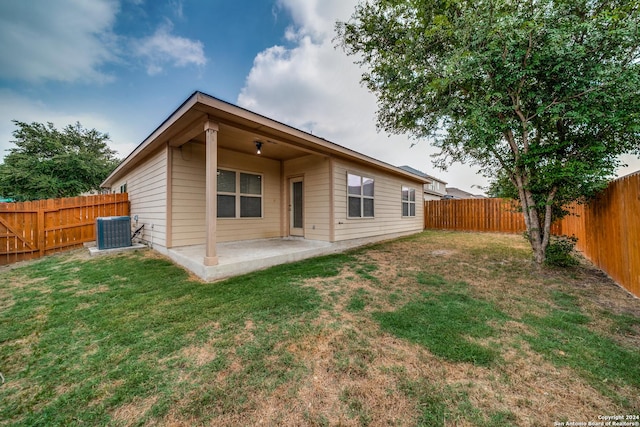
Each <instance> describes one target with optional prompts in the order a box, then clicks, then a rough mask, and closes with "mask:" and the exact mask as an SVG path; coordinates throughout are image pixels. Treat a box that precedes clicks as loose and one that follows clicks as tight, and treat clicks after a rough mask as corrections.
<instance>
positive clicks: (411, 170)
mask: <svg viewBox="0 0 640 427" xmlns="http://www.w3.org/2000/svg"><path fill="white" fill-rule="evenodd" d="M398 167H399V168H400V169H404V170H406V171H407V172H411V173H412V174H414V175H418V176H420V177H422V178H427V179H429V180H430V181H438V182H441V183H443V184H446V182H445V181H443V180H441V179H440V178H436V177H435V176H431V175H429V174H426V173H424V172H422V171H419V170H418V169H414V168H412V167H411V166H407V165H404V166H398Z"/></svg>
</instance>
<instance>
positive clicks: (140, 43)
mask: <svg viewBox="0 0 640 427" xmlns="http://www.w3.org/2000/svg"><path fill="white" fill-rule="evenodd" d="M172 31H173V25H172V24H171V22H170V21H167V22H166V23H165V24H162V25H160V27H158V29H157V30H156V32H155V33H154V34H153V35H151V36H149V37H145V38H142V39H140V40H134V41H133V43H132V45H133V51H134V53H135V54H136V56H139V57H142V58H143V59H144V60H145V61H146V64H147V73H148V74H149V75H155V74H158V73H160V72H162V71H163V66H164V65H165V64H170V65H173V66H174V67H185V66H187V65H190V64H192V65H197V66H204V65H205V64H206V63H207V58H206V57H205V55H204V45H203V44H202V42H200V41H198V40H190V39H187V38H184V37H180V36H176V35H174V34H172Z"/></svg>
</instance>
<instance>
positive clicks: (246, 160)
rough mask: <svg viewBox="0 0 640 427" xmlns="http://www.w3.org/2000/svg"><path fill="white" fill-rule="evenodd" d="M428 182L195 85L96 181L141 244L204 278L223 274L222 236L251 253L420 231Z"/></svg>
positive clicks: (379, 238)
mask: <svg viewBox="0 0 640 427" xmlns="http://www.w3.org/2000/svg"><path fill="white" fill-rule="evenodd" d="M429 182H430V181H429V180H428V179H426V178H424V177H420V176H416V175H414V174H412V173H409V172H407V171H405V170H402V169H400V168H397V167H394V166H391V165H389V164H386V163H384V162H382V161H379V160H376V159H373V158H370V157H367V156H365V155H363V154H361V153H358V152H355V151H353V150H350V149H347V148H345V147H342V146H340V145H337V144H334V143H332V142H329V141H327V140H325V139H323V138H319V137H317V136H314V135H311V134H309V133H306V132H303V131H301V130H298V129H295V128H292V127H290V126H287V125H285V124H283V123H280V122H277V121H275V120H272V119H269V118H267V117H264V116H262V115H259V114H256V113H253V112H251V111H248V110H246V109H244V108H241V107H238V106H235V105H232V104H229V103H227V102H224V101H222V100H219V99H217V98H214V97H212V96H209V95H207V94H204V93H201V92H195V93H194V94H192V95H191V96H190V97H189V98H188V99H187V100H186V101H185V102H184V103H183V104H182V105H181V106H180V107H178V109H177V110H176V111H175V112H173V113H172V114H171V115H170V116H169V117H168V118H167V119H166V120H165V121H164V122H163V123H162V124H161V125H160V126H159V127H158V128H157V129H156V130H155V131H154V132H153V133H152V134H151V135H150V136H149V137H147V138H146V139H145V140H144V141H143V142H142V143H141V144H140V145H139V146H138V147H137V148H136V149H135V150H134V151H133V152H132V153H131V154H130V155H129V156H128V157H126V158H125V159H124V160H123V161H122V163H120V165H119V166H118V167H117V168H116V169H115V170H114V171H113V172H112V173H111V174H110V175H109V176H108V177H107V178H106V179H105V181H104V182H103V183H102V187H103V188H106V189H107V190H108V191H111V192H125V191H126V192H128V193H129V199H130V202H131V215H132V217H133V218H134V221H135V223H134V224H132V226H133V227H135V228H136V229H137V228H139V227H140V226H142V225H144V228H143V229H142V234H141V239H142V240H143V241H144V242H145V243H147V244H149V245H150V246H152V247H153V248H154V249H155V250H157V251H159V252H161V253H164V254H167V255H168V256H170V257H171V258H172V259H174V260H175V261H177V262H179V263H181V264H182V265H184V266H186V267H187V268H189V269H191V270H192V271H194V272H195V273H196V274H197V275H198V276H200V277H202V278H204V279H206V280H214V279H217V278H221V277H224V276H225V275H232V274H233V273H231V272H230V270H229V272H227V273H225V272H224V271H223V270H224V268H223V267H224V265H225V263H226V262H227V261H225V256H226V255H224V254H222V249H221V248H224V249H225V250H228V248H229V246H228V245H229V244H230V243H233V242H236V244H235V246H234V248H235V249H234V250H236V251H240V252H241V253H242V252H244V253H245V254H246V255H250V252H259V251H262V250H264V248H266V247H268V244H267V245H265V243H264V242H265V239H271V240H267V243H268V242H272V246H273V245H283V244H285V243H287V242H284V243H282V240H287V241H291V242H294V243H295V241H303V242H310V244H311V243H314V242H315V243H314V244H317V246H323V245H332V244H337V243H340V242H359V241H364V240H363V239H365V240H366V239H373V240H376V239H377V240H381V239H388V238H393V237H396V236H402V235H407V234H412V233H417V232H420V231H422V229H423V222H424V219H423V209H424V206H423V203H422V201H421V200H420V196H419V194H420V189H421V188H422V187H423V185H424V184H427V183H429ZM237 242H239V243H237ZM255 242H259V243H260V244H261V246H260V248H262V249H255V248H252V246H251V245H252V244H254V243H255ZM294 243H292V244H294ZM340 247H344V245H343V246H340ZM218 249H220V254H219V251H218ZM251 255H252V256H256V255H255V254H251ZM291 259H292V258H291V257H289V258H287V260H291ZM254 264H255V265H256V266H266V265H265V264H261V263H260V262H258V261H256V262H254ZM236 271H237V270H236ZM242 271H243V272H244V271H246V270H242Z"/></svg>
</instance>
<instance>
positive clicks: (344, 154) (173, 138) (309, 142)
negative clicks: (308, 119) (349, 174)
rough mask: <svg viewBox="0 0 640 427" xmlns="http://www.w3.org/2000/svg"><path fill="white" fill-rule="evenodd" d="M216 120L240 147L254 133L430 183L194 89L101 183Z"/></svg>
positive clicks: (111, 180)
mask: <svg viewBox="0 0 640 427" xmlns="http://www.w3.org/2000/svg"><path fill="white" fill-rule="evenodd" d="M209 120H213V121H216V122H218V123H220V131H221V132H225V131H226V132H228V133H230V134H231V133H233V134H234V139H233V143H235V142H237V144H238V147H234V148H237V149H241V147H240V146H241V145H243V146H246V147H251V146H253V144H254V143H253V140H254V138H255V135H259V136H260V137H262V138H267V139H268V140H273V141H278V142H281V143H283V144H285V145H288V146H293V147H296V148H297V149H299V150H301V151H306V152H308V153H310V154H314V153H315V154H322V155H326V156H332V157H337V158H342V159H347V160H350V161H355V162H357V163H362V164H366V165H368V166H371V167H375V168H377V169H381V170H384V171H385V172H387V173H391V174H393V175H397V176H402V177H404V178H410V179H413V180H416V181H420V182H422V183H423V184H424V183H428V182H430V180H429V179H428V178H426V177H424V176H419V175H416V174H414V173H411V172H408V171H406V170H403V169H400V168H398V167H396V166H392V165H390V164H388V163H385V162H382V161H380V160H377V159H374V158H372V157H369V156H366V155H364V154H361V153H358V152H357V151H354V150H351V149H348V148H345V147H342V146H340V145H338V144H335V143H333V142H330V141H327V140H326V139H324V138H320V137H317V136H314V135H312V134H310V133H307V132H304V131H301V130H299V129H296V128H293V127H291V126H288V125H286V124H284V123H281V122H278V121H276V120H273V119H270V118H268V117H265V116H262V115H260V114H257V113H254V112H252V111H249V110H247V109H244V108H242V107H238V106H237V105H233V104H230V103H228V102H225V101H222V100H220V99H218V98H215V97H213V96H210V95H207V94H205V93H202V92H198V91H196V92H194V93H193V94H192V95H191V96H190V97H189V98H188V99H187V100H186V101H185V102H184V103H183V104H182V105H180V106H179V107H178V108H177V109H176V110H175V111H174V112H173V113H172V114H171V115H170V116H169V117H168V118H167V119H166V120H165V121H164V122H163V123H162V124H161V125H160V126H159V127H158V128H157V129H156V130H155V131H153V132H152V133H151V135H149V136H148V137H147V138H146V139H145V140H144V141H143V142H142V143H140V145H138V147H136V148H135V150H133V152H131V153H130V154H129V155H128V156H127V157H126V158H125V159H124V160H123V161H122V162H121V163H120V164H119V165H118V166H117V167H116V168H115V170H114V171H113V172H111V174H109V176H108V177H107V178H106V179H105V180H104V181H103V182H102V184H101V186H102V187H110V186H112V185H114V183H115V181H116V180H117V179H118V178H119V177H122V176H123V175H124V174H126V173H127V172H128V171H130V170H132V169H133V168H134V167H135V166H136V165H137V164H138V163H139V162H140V161H142V160H143V159H144V158H146V156H147V155H148V154H150V153H152V152H153V151H155V150H157V149H158V148H159V147H162V146H164V145H165V144H169V145H170V146H179V145H182V144H184V143H185V142H187V141H189V140H192V139H196V138H198V137H201V136H202V135H203V134H204V125H205V123H207V121H209Z"/></svg>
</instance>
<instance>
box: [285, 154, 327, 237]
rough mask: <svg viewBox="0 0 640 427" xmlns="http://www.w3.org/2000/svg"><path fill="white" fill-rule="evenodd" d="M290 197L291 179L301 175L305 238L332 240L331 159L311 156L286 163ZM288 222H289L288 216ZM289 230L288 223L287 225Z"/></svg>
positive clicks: (286, 177)
mask: <svg viewBox="0 0 640 427" xmlns="http://www.w3.org/2000/svg"><path fill="white" fill-rule="evenodd" d="M284 171H285V179H286V183H285V185H286V186H287V189H286V191H287V193H286V194H287V196H286V197H287V198H288V197H289V192H290V189H289V188H288V186H289V178H293V177H298V176H302V177H303V179H304V184H303V209H304V211H303V212H304V213H303V226H304V237H305V238H306V239H310V240H324V241H329V240H330V231H329V224H330V219H331V211H330V209H331V203H330V196H329V182H330V179H329V178H330V177H329V159H328V158H327V157H322V156H315V155H309V156H305V157H301V158H299V159H294V160H289V161H286V162H285V164H284ZM287 221H289V218H288V215H287ZM286 226H287V230H288V229H289V223H288V222H287V224H286Z"/></svg>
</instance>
